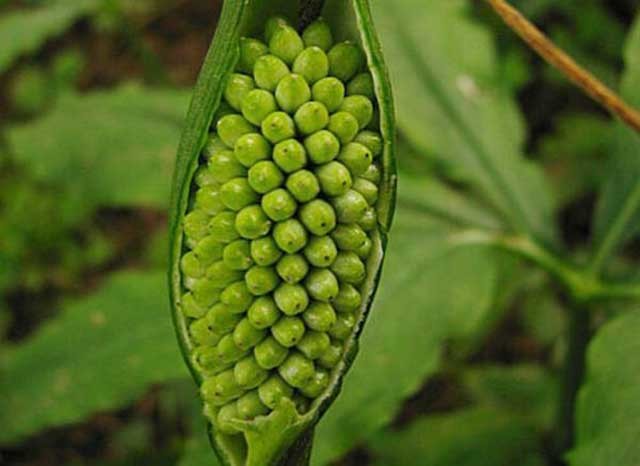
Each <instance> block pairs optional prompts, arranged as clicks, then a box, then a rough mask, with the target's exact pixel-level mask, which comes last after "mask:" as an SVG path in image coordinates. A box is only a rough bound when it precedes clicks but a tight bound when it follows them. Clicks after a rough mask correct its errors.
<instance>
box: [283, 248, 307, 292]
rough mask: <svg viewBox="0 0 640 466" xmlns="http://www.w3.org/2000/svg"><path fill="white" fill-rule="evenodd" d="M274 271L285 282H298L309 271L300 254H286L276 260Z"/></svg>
mask: <svg viewBox="0 0 640 466" xmlns="http://www.w3.org/2000/svg"><path fill="white" fill-rule="evenodd" d="M308 247H309V246H307V248H308ZM305 250H306V249H305ZM276 271H277V272H278V275H280V278H282V279H283V280H284V281H285V282H286V283H298V282H299V281H300V280H302V279H303V278H304V277H305V276H306V275H307V273H308V272H309V264H308V263H307V261H306V260H305V258H304V257H303V256H302V255H300V254H287V255H286V256H284V257H283V258H282V259H280V260H279V261H278V265H276Z"/></svg>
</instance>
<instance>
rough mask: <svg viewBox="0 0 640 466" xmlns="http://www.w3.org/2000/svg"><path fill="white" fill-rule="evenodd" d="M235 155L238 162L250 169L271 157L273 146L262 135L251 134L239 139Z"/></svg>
mask: <svg viewBox="0 0 640 466" xmlns="http://www.w3.org/2000/svg"><path fill="white" fill-rule="evenodd" d="M233 153H234V155H235V156H236V158H237V159H238V162H240V163H241V164H242V165H244V166H245V167H247V168H249V167H252V166H253V165H255V164H256V163H257V162H259V161H260V160H267V159H269V158H270V157H271V144H269V141H267V140H266V139H265V138H264V136H262V135H261V134H258V133H249V134H245V135H243V136H241V137H239V138H238V140H237V141H236V146H235V149H234V151H233Z"/></svg>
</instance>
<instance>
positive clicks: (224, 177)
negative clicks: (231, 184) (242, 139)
mask: <svg viewBox="0 0 640 466" xmlns="http://www.w3.org/2000/svg"><path fill="white" fill-rule="evenodd" d="M209 171H210V172H211V176H212V177H213V178H214V179H215V180H216V182H217V183H220V184H223V183H226V182H227V181H229V180H232V179H234V178H237V177H241V176H245V175H246V174H247V169H246V168H245V167H243V166H242V164H241V163H240V162H238V159H236V156H235V155H234V153H233V152H232V151H230V150H226V151H222V152H218V153H216V154H214V155H213V156H212V157H211V159H209Z"/></svg>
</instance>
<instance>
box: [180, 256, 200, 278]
mask: <svg viewBox="0 0 640 466" xmlns="http://www.w3.org/2000/svg"><path fill="white" fill-rule="evenodd" d="M180 271H181V272H182V274H183V275H184V276H186V277H189V278H200V277H202V276H204V273H205V271H206V269H205V267H204V265H203V264H202V263H201V262H200V260H199V259H198V257H197V256H196V254H195V253H194V252H188V253H186V254H185V255H184V256H182V259H180Z"/></svg>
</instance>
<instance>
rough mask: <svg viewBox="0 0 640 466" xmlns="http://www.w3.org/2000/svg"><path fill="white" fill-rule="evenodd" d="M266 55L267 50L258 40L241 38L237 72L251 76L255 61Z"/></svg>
mask: <svg viewBox="0 0 640 466" xmlns="http://www.w3.org/2000/svg"><path fill="white" fill-rule="evenodd" d="M267 53H269V48H268V47H267V46H266V45H265V44H263V43H262V42H260V41H259V40H256V39H250V38H247V37H242V38H241V39H240V59H239V60H238V65H237V68H238V70H239V71H242V72H243V73H246V74H253V67H254V66H255V64H256V61H257V60H258V58H260V57H261V56H263V55H266V54H267Z"/></svg>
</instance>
